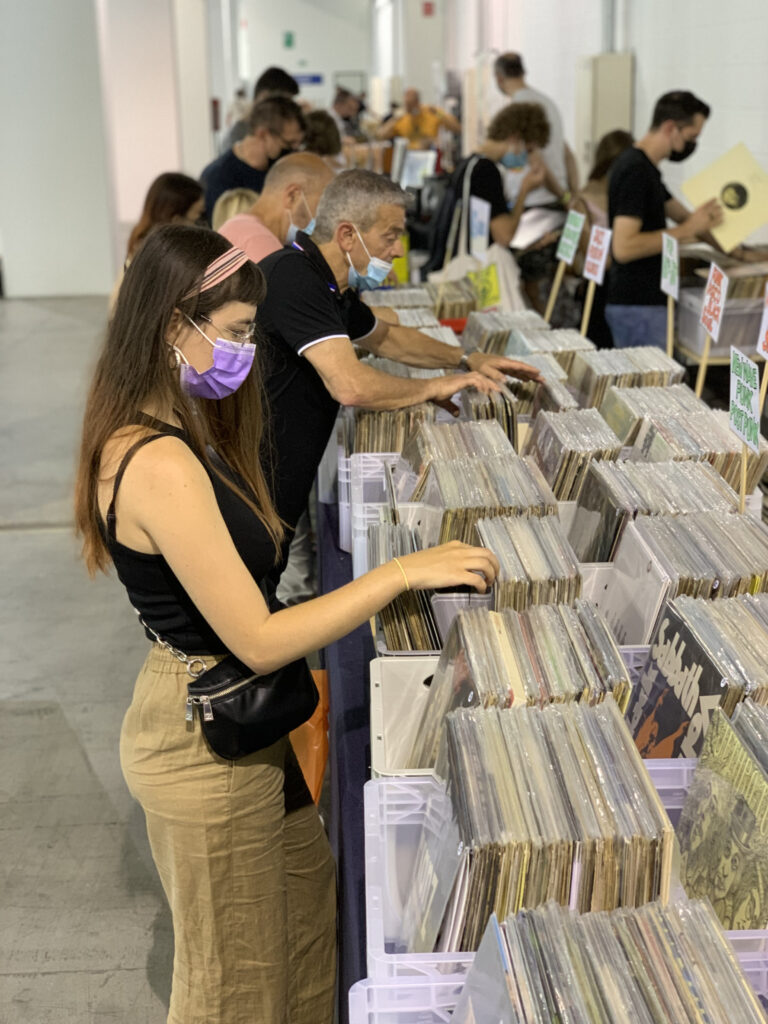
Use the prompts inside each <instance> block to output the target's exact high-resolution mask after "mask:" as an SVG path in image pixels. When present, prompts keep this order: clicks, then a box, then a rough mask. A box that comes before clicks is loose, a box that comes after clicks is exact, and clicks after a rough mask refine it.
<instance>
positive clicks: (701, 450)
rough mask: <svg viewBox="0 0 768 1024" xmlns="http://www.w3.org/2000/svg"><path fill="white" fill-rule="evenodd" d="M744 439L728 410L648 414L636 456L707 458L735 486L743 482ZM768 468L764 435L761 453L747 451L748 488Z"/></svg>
mask: <svg viewBox="0 0 768 1024" xmlns="http://www.w3.org/2000/svg"><path fill="white" fill-rule="evenodd" d="M741 451H742V442H741V441H740V440H739V438H738V437H737V436H736V434H734V433H733V431H732V430H731V429H730V427H729V425H728V413H727V412H725V411H724V410H717V409H708V410H707V411H706V412H698V413H693V414H691V415H689V416H685V417H679V418H669V419H662V418H661V417H659V416H656V415H653V416H648V417H647V418H645V419H644V420H643V421H642V424H641V426H640V428H639V430H638V432H637V436H636V437H635V442H634V446H633V454H632V458H637V459H639V460H642V461H644V462H667V461H668V460H669V459H699V460H700V459H706V461H707V462H711V463H712V465H713V466H714V467H715V469H716V470H717V471H718V473H719V474H720V475H721V476H722V477H723V479H724V480H726V481H727V482H728V483H729V484H730V485H731V487H733V488H734V490H737V489H738V488H739V485H740V476H741ZM766 469H768V442H767V441H766V440H765V438H764V437H763V436H762V435H761V437H760V453H759V454H756V453H755V452H753V451H752V449H751V448H750V449H748V451H747V492H748V493H750V492H752V491H753V490H754V489H755V488H756V487H757V485H758V483H759V482H760V480H761V479H762V478H763V476H764V474H765V472H766Z"/></svg>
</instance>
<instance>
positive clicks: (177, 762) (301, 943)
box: [76, 226, 498, 1024]
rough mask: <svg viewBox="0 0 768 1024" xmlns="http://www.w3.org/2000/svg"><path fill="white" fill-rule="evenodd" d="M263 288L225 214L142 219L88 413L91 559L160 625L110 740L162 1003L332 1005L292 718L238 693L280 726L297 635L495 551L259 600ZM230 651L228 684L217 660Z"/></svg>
mask: <svg viewBox="0 0 768 1024" xmlns="http://www.w3.org/2000/svg"><path fill="white" fill-rule="evenodd" d="M263 294H264V286H263V278H262V275H261V272H260V271H259V270H258V268H257V267H256V266H255V265H254V264H253V263H251V262H250V261H249V260H248V259H247V257H246V256H245V254H244V253H242V252H240V250H237V249H233V248H230V247H229V243H228V242H227V241H226V240H225V239H224V238H222V237H221V236H220V235H217V234H214V233H213V232H210V231H206V230H204V229H201V228H195V227H182V226H168V227H163V228H160V229H158V230H157V231H155V232H153V233H152V234H151V235H150V236H149V237H148V238H147V240H146V242H145V243H144V245H143V246H142V247H141V249H140V250H139V252H138V253H137V255H136V258H135V259H134V260H133V262H132V263H131V265H130V267H129V268H128V270H127V271H126V275H125V279H124V281H123V285H122V287H121V289H120V294H119V297H118V301H117V305H116V308H115V311H114V315H113V318H112V320H111V322H110V324H109V328H108V332H107V337H106V341H105V343H104V348H103V351H102V353H101V356H100V359H99V362H98V365H97V367H96V371H95V375H94V379H93V383H92V385H91V391H90V395H89V398H88V403H87V407H86V412H85V419H84V428H83V439H82V449H81V458H80V467H79V471H78V478H77V495H76V520H77V526H78V530H79V532H80V534H81V535H82V537H83V541H84V556H85V561H86V564H87V566H88V568H89V570H90V571H91V572H92V573H93V572H95V571H96V570H98V569H101V570H106V569H107V568H108V566H109V563H110V562H113V563H114V565H115V568H116V570H117V574H118V576H119V578H120V580H121V582H122V583H123V585H124V586H125V587H126V590H127V591H128V596H129V598H130V600H131V603H132V604H133V606H134V607H135V609H136V610H137V612H138V613H139V615H140V617H141V620H142V624H143V625H144V626H145V631H146V633H147V636H148V638H149V639H152V640H154V641H155V642H154V643H153V645H152V647H151V649H150V651H149V654H148V656H147V659H146V661H145V663H144V666H143V668H142V670H141V672H140V673H139V677H138V679H137V681H136V686H135V690H134V695H133V701H132V703H131V705H130V707H129V709H128V712H127V714H126V716H125V720H124V723H123V729H122V734H121V738H120V756H121V763H122V767H123V772H124V775H125V778H126V781H127V783H128V786H129V788H130V790H131V792H132V793H133V795H134V796H135V797H136V799H137V800H138V801H139V803H140V804H141V806H142V808H143V809H144V813H145V816H146V821H147V830H148V834H149V839H150V843H151V846H152V852H153V856H154V859H155V863H156V864H157V868H158V871H159V873H160V877H161V880H162V883H163V887H164V889H165V892H166V895H167V897H168V901H169V903H170V906H171V911H172V915H173V926H174V938H175V959H174V976H173V989H172V994H171V1006H170V1012H169V1016H168V1021H169V1022H170V1024H257V1022H263V1024H267V1022H269V1024H279V1022H288V1021H290V1022H301V1024H309V1022H312V1024H317V1022H322V1021H331V1020H332V1018H333V1009H332V1000H333V990H334V978H335V909H336V893H335V877H334V876H335V872H334V865H333V861H332V858H331V853H330V849H329V846H328V843H327V840H326V837H325V834H324V832H323V829H322V826H321V823H320V820H319V818H318V815H317V811H316V809H315V807H314V804H313V803H312V801H311V799H310V797H309V794H308V791H307V789H306V786H305V785H304V781H303V778H302V776H301V772H300V770H299V768H298V766H297V763H296V760H295V757H294V756H293V752H292V750H291V747H290V743H289V741H288V738H287V735H282V734H280V735H277V736H274V735H272V736H267V739H268V740H269V742H268V745H266V746H260V745H259V744H258V742H256V743H254V742H252V741H253V735H254V733H253V730H254V729H255V730H256V731H257V732H258V730H259V729H264V730H266V733H268V732H269V730H268V729H267V724H266V720H265V721H258V720H257V721H256V722H255V724H254V722H253V721H251V719H252V717H253V715H252V714H251V712H252V708H253V705H252V704H248V703H247V699H246V697H245V696H244V695H248V694H251V695H252V693H253V692H254V691H253V687H254V685H255V684H254V680H253V677H254V674H256V675H257V676H258V677H259V679H260V680H261V681H262V682H263V683H264V686H265V692H267V693H268V696H269V699H270V700H272V702H273V703H274V701H275V700H276V701H277V703H278V705H279V706H280V708H281V712H280V713H281V714H282V715H283V719H284V720H285V722H286V723H287V722H288V720H289V719H292V720H291V721H290V724H289V725H286V728H285V732H286V733H287V732H288V731H289V729H290V728H294V727H295V725H296V724H298V722H296V721H295V719H296V718H297V717H298V718H301V717H302V716H308V714H309V713H311V706H310V707H309V708H308V707H307V700H308V697H307V672H306V665H305V663H304V661H303V658H304V656H305V655H306V654H307V653H309V652H310V651H313V650H316V649H317V648H320V647H323V646H324V645H326V644H328V643H331V642H333V641H334V640H336V639H338V638H339V637H340V636H343V635H344V634H345V633H347V632H349V631H350V630H351V629H354V628H355V627H356V626H358V625H359V624H361V623H363V622H365V621H366V619H368V618H369V617H370V616H371V615H373V614H374V613H375V612H376V611H378V610H379V609H380V608H382V607H383V606H384V605H386V604H387V603H388V602H390V601H391V600H392V599H393V598H394V597H396V596H397V595H398V594H400V593H401V592H402V591H404V590H405V589H406V588H408V587H410V588H412V589H419V588H435V587H446V586H455V585H460V584H470V585H471V586H474V587H475V588H476V589H477V590H480V591H484V590H485V589H486V587H487V586H490V585H491V584H492V583H493V581H494V579H495V576H496V572H497V568H498V563H497V561H496V559H495V558H494V556H493V555H492V554H491V553H490V552H489V551H487V550H485V549H482V548H474V547H469V546H467V545H463V544H458V543H454V544H448V545H445V546H443V547H439V548H433V549H431V550H428V551H423V552H419V553H417V554H413V555H408V556H406V557H404V558H401V559H400V560H399V561H393V562H390V563H388V564H386V565H383V566H381V567H379V568H378V569H376V570H374V571H373V572H370V573H368V574H367V575H365V576H363V577H361V578H360V579H358V580H355V581H354V582H352V583H350V584H348V585H347V586H345V587H342V588H341V589H339V590H337V591H335V592H333V593H330V594H326V595H324V596H323V597H319V598H317V599H315V600H313V601H309V602H307V603H306V604H302V605H297V606H296V607H293V608H288V609H284V610H280V611H276V612H272V611H271V609H270V598H271V595H269V594H267V595H266V596H265V593H263V591H262V587H261V586H260V584H262V582H263V580H264V579H265V578H266V576H267V573H268V570H269V569H270V567H271V566H272V565H273V563H274V561H275V558H276V555H277V551H278V547H279V542H280V539H281V535H282V530H281V523H280V521H279V519H278V517H277V516H276V514H275V512H274V510H273V508H272V504H271V498H270V488H269V472H268V470H265V468H264V467H265V466H266V460H265V458H264V456H265V453H266V450H267V449H266V446H265V444H264V428H265V424H264V422H263V418H262V417H263V409H262V403H261V394H260V371H259V367H258V357H257V352H258V336H257V335H256V329H255V324H254V317H255V315H256V308H257V305H258V303H259V302H260V301H261V299H262V298H263ZM297 415H301V410H297ZM230 663H232V664H234V666H235V669H234V672H235V675H234V676H233V677H231V678H236V679H237V680H238V681H237V682H236V684H235V686H234V688H232V687H229V690H230V691H232V692H230V693H229V694H226V695H225V689H226V688H225V689H224V690H223V689H222V688H221V686H220V684H219V682H218V680H219V676H218V675H217V673H220V671H221V666H222V665H229V664H230ZM238 672H240V675H239V676H238V675H237V673H238ZM212 678H213V679H214V680H216V686H215V687H214V683H213V682H211V684H210V686H209V685H208V681H209V680H211V679H212ZM275 683H279V684H280V685H279V686H275ZM310 685H311V683H310ZM190 686H191V687H192V689H191V690H189V689H188V687H190ZM206 687H207V689H206ZM214 690H215V693H214ZM195 692H196V693H198V694H200V693H202V694H203V696H199V695H198V696H195V697H193V696H191V694H193V693H195ZM209 694H214V695H213V696H210V699H209V696H208V695H209ZM216 694H218V696H216ZM206 701H207V706H206ZM267 703H269V700H268V701H267ZM225 706H226V707H227V708H230V706H232V707H236V709H238V710H237V713H238V714H241V719H245V722H244V724H240V725H238V723H237V721H233V722H231V723H229V720H228V719H227V718H226V715H225V713H224V712H223V711H222V709H223V708H224V707H225ZM227 713H229V712H227ZM235 717H237V716H236V715H235ZM279 721H280V720H278V732H279ZM228 723H229V724H228ZM230 725H231V727H232V729H233V730H234V732H233V733H232V736H234V737H235V739H236V740H237V743H239V744H240V748H239V749H237V753H236V755H233V756H231V757H228V756H221V754H217V753H216V752H215V751H214V749H213V748H212V746H211V745H210V744H211V743H214V745H219V740H220V739H221V735H222V731H223V733H224V734H226V735H225V736H224V738H225V740H226V741H227V742H228V741H229V739H231V738H232V737H231V736H229V734H228V733H227V730H228V729H229V728H230ZM274 728H275V726H274V722H273V723H272V729H273V733H274ZM203 730H206V731H205V732H204V731H203ZM217 730H218V733H217ZM238 730H239V731H238ZM217 735H218V739H212V737H216V736H217ZM243 737H244V738H245V739H244V746H245V749H246V750H250V752H247V753H244V750H243V749H242V748H243ZM251 748H255V749H251ZM241 754H244V756H240V755H241Z"/></svg>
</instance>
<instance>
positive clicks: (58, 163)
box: [0, 0, 112, 297]
mask: <svg viewBox="0 0 768 1024" xmlns="http://www.w3.org/2000/svg"><path fill="white" fill-rule="evenodd" d="M0 123H2V136H3V156H2V160H0V226H2V236H3V253H2V256H3V271H4V280H5V291H6V295H8V296H9V297H21V296H35V295H88V294H94V295H95V294H102V293H106V292H108V291H109V289H110V288H111V285H112V268H111V260H110V199H109V188H108V175H107V155H106V139H105V132H104V121H103V116H102V107H101V82H100V78H99V59H98V46H97V34H96V18H95V13H94V6H93V0H67V2H66V3H62V2H61V0H35V2H34V3H10V2H5V0H4V2H3V4H2V24H1V25H0Z"/></svg>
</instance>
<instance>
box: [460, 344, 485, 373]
mask: <svg viewBox="0 0 768 1024" xmlns="http://www.w3.org/2000/svg"><path fill="white" fill-rule="evenodd" d="M479 351H480V349H479V348H468V349H467V350H466V351H465V352H462V354H461V359H460V360H459V367H458V368H459V369H460V370H471V367H470V365H469V357H470V356H472V355H474V354H475V352H479Z"/></svg>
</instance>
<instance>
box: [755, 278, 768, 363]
mask: <svg viewBox="0 0 768 1024" xmlns="http://www.w3.org/2000/svg"><path fill="white" fill-rule="evenodd" d="M757 351H758V352H759V353H760V355H761V356H762V357H763V359H768V284H766V286H765V297H764V299H763V318H762V320H761V321H760V333H759V335H758V336H757Z"/></svg>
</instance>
